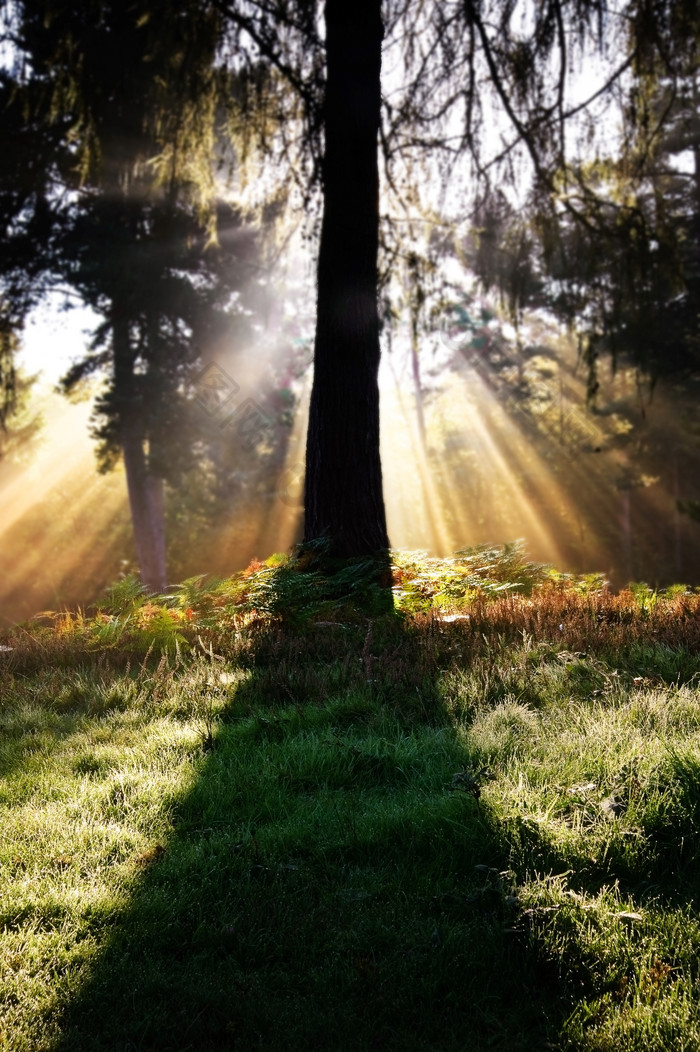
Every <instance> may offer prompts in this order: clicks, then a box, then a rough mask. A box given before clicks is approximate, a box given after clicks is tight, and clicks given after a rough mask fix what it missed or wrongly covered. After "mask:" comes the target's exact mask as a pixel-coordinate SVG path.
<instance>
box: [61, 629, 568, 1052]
mask: <svg viewBox="0 0 700 1052" xmlns="http://www.w3.org/2000/svg"><path fill="white" fill-rule="evenodd" d="M450 645H451V644H450V632H449V631H446V630H445V628H442V627H439V626H437V625H436V624H435V623H432V624H431V623H429V622H427V623H426V624H424V625H423V626H422V627H421V628H417V627H415V626H405V625H404V624H403V623H402V622H401V621H399V620H398V619H394V618H392V617H383V618H378V619H375V620H373V621H369V620H367V621H364V622H362V621H360V622H358V623H354V624H353V623H345V624H341V623H334V624H333V623H325V624H323V623H322V624H315V625H314V624H311V625H307V626H306V627H305V628H303V629H296V630H295V631H293V632H289V631H285V630H284V629H271V630H263V631H260V632H259V633H258V634H257V635H256V637H255V642H254V643H253V644H252V645H251V647H250V649H249V650H248V652H247V654H246V655H245V657H244V660H245V663H246V664H247V666H248V669H249V677H248V678H247V679H246V680H245V681H244V682H243V683H242V684H240V685H239V686H238V689H237V690H236V692H235V693H234V694H233V696H232V697H231V698H230V701H229V703H228V705H227V707H226V710H225V712H224V713H223V716H222V720H221V723H220V724H219V726H218V728H217V730H216V733H215V735H214V738H213V743H212V748H211V750H210V752H209V753H208V755H207V756H206V759H203V760H202V765H201V771H200V776H199V779H198V782H197V784H196V786H195V787H194V788H193V790H192V791H191V792H190V793H189V795H188V796H187V797H186V798H185V799H183V800H182V802H181V804H180V805H179V807H178V810H177V813H176V815H175V816H174V823H173V826H174V831H173V835H172V837H171V838H170V840H169V841H168V843H167V844H165V845H164V848H165V849H164V851H162V852H160V851H155V852H154V853H153V860H152V862H151V864H150V866H149V867H148V868H147V869H146V870H145V872H144V874H143V876H142V877H141V878H140V879H139V881H138V882H137V884H136V886H135V888H134V893H133V897H132V900H131V903H130V906H129V908H128V910H127V911H126V912H125V913H124V914H123V916H122V917H121V918H120V920H119V923H118V925H117V926H116V927H115V928H113V929H112V930H111V932H110V933H109V935H108V937H107V938H106V940H105V942H104V946H103V950H102V952H101V955H100V956H99V958H98V959H97V960H96V961H95V962H94V964H93V967H92V971H91V972H90V974H89V975H87V976H86V977H85V978H84V981H83V983H82V986H81V988H80V990H79V992H78V993H77V994H76V997H75V999H74V1001H73V1002H72V1004H71V1005H70V1006H69V1008H68V1009H67V1011H66V1012H65V1014H64V1017H63V1018H62V1020H61V1024H60V1031H61V1034H62V1037H61V1039H60V1041H59V1043H58V1044H57V1045H56V1046H55V1047H57V1048H61V1049H65V1050H68V1049H70V1050H71V1052H78V1050H86V1052H87V1050H90V1052H98V1050H100V1049H113V1050H116V1049H124V1050H127V1049H163V1050H166V1049H177V1050H179V1052H185V1050H188V1049H190V1050H195V1049H206V1050H216V1049H255V1048H266V1049H312V1048H323V1049H364V1048H366V1049H385V1048H386V1049H399V1048H400V1049H452V1048H454V1049H457V1048H460V1049H463V1048H464V1047H467V1048H470V1049H503V1050H506V1049H507V1050H517V1049H531V1048H532V1049H534V1048H537V1049H540V1048H542V1047H544V1046H545V1044H546V1042H547V1041H548V1040H549V1041H552V1042H554V1041H556V1035H557V1032H558V1030H559V1026H560V1023H561V1020H562V1017H563V1013H564V1012H566V1011H567V1007H566V1003H565V1001H564V999H563V997H562V992H561V991H560V989H559V984H558V980H557V977H556V973H555V971H554V970H552V969H550V968H547V967H542V966H540V965H539V964H538V956H537V954H536V952H535V948H534V946H533V944H532V940H531V938H530V936H529V935H528V934H527V933H526V932H523V931H520V930H518V929H517V927H514V923H513V921H514V917H515V911H516V909H517V906H516V900H515V897H514V896H513V895H512V891H513V888H512V886H511V883H512V880H513V877H514V875H513V874H510V873H509V872H508V857H507V854H506V850H505V842H504V839H503V838H502V836H501V833H500V831H499V828H498V824H497V823H496V822H495V821H494V819H493V818H492V815H491V813H490V811H489V809H488V807H486V806H485V805H484V803H483V802H480V800H479V798H478V777H477V772H476V770H475V767H474V764H475V762H476V761H475V757H473V756H470V754H469V752H468V749H467V747H466V746H465V744H464V742H463V741H461V740H460V739H459V737H458V735H457V733H456V732H455V729H454V727H453V725H452V723H451V721H450V719H449V718H448V715H447V713H446V711H445V709H444V706H443V703H442V699H441V694H440V689H439V683H438V676H439V671H440V668H441V667H442V665H443V662H444V661H446V660H447V659H448V653H449V648H450ZM471 771H473V772H474V777H472V774H470V772H471ZM456 774H457V775H459V776H460V777H461V781H460V777H458V778H457V779H456V780H455V775H456ZM465 787H466V790H465ZM453 790H454V791H453ZM550 1047H556V1046H555V1045H554V1044H552V1045H551V1046H550Z"/></svg>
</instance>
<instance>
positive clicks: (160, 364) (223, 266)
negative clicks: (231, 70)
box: [9, 0, 251, 591]
mask: <svg viewBox="0 0 700 1052" xmlns="http://www.w3.org/2000/svg"><path fill="white" fill-rule="evenodd" d="M159 15H168V17H167V18H165V19H161V18H159V17H158V16H159ZM218 42H219V29H218V18H217V16H216V14H215V13H214V12H212V11H210V10H204V9H202V8H201V7H197V6H194V7H192V8H191V9H190V10H188V11H185V10H183V9H182V8H179V9H178V11H177V12H176V11H174V10H172V9H171V8H168V7H167V5H165V6H164V5H160V10H159V9H158V5H155V6H152V5H149V4H139V3H134V4H120V3H114V4H103V3H88V4H80V5H77V4H71V3H60V2H59V3H53V2H41V0H39V2H31V0H28V2H27V3H24V4H20V5H17V33H16V35H15V46H16V47H17V49H18V52H19V54H20V55H21V56H22V57H23V60H24V62H25V68H27V69H28V70H29V73H28V74H27V75H26V76H27V83H26V85H23V89H24V90H25V93H26V92H31V93H32V96H33V98H34V100H35V104H34V106H33V107H32V109H31V110H30V113H31V121H33V122H35V123H36V125H37V127H38V128H39V129H41V130H42V133H43V134H44V135H45V136H48V137H49V138H51V141H52V153H51V156H50V158H49V159H47V161H45V162H44V164H43V165H42V167H41V172H42V174H43V178H44V179H45V180H46V179H47V173H48V181H49V187H50V188H49V192H48V193H47V194H46V195H45V201H46V203H47V210H48V215H49V220H48V223H47V230H50V238H48V237H47V236H42V235H41V232H39V233H37V231H36V230H35V229H31V230H29V231H28V232H27V238H26V240H27V243H28V244H30V245H31V247H32V250H33V253H34V255H35V256H39V258H42V259H43V273H44V275H45V278H44V282H45V285H44V287H46V284H47V281H48V285H49V286H54V287H55V285H60V286H63V287H68V288H70V289H72V290H73V291H74V292H75V293H77V295H78V296H79V298H80V300H81V301H82V302H83V303H84V304H86V305H88V306H89V307H91V308H92V310H93V311H95V312H96V313H97V314H98V315H100V316H101V317H102V319H103V321H102V323H101V324H100V325H99V326H98V328H97V330H96V332H95V334H94V338H93V341H92V345H91V348H90V352H89V353H88V355H87V356H86V357H85V358H84V359H83V360H82V361H79V362H78V363H77V364H76V365H75V366H74V367H73V368H72V369H71V370H70V372H69V373H68V375H67V376H66V377H65V380H64V386H65V388H66V389H67V390H68V389H71V388H72V387H73V386H74V385H75V384H76V383H78V382H79V381H80V380H81V379H83V378H84V377H86V376H87V375H89V374H90V373H92V372H94V371H95V370H98V369H108V370H109V373H110V378H109V381H108V384H107V387H106V389H105V390H104V391H103V393H102V394H101V396H100V398H99V400H98V403H97V407H96V409H97V421H96V427H95V434H96V436H97V437H98V438H99V439H100V443H101V446H100V454H101V457H102V463H103V466H105V467H108V466H110V464H111V463H112V462H113V460H114V456H115V454H116V453H117V452H119V454H120V455H121V456H122V457H123V460H124V465H125V469H126V478H127V486H128V493H129V503H130V508H131V517H132V523H133V529H134V540H135V545H136V552H137V559H138V563H139V566H140V569H141V574H142V578H143V580H144V583H146V584H147V585H148V586H149V587H150V588H152V589H154V590H160V591H162V590H163V589H164V588H165V586H166V583H167V575H166V558H165V520H164V514H163V482H164V480H166V479H167V480H168V481H170V482H171V483H175V482H176V480H177V479H178V477H180V476H181V475H182V473H183V471H185V470H186V469H187V467H189V466H191V464H192V459H193V456H194V453H195V438H196V435H195V430H193V425H192V419H191V417H192V414H191V412H190V410H191V402H190V399H189V397H188V392H189V389H190V387H191V381H192V378H193V376H194V375H195V374H196V373H197V372H198V371H199V370H201V368H202V364H203V361H204V360H205V355H206V349H207V348H208V347H210V346H211V345H212V344H213V342H214V341H215V339H216V337H217V336H219V337H220V335H221V330H222V325H223V324H224V314H225V311H226V308H227V307H228V306H230V304H231V302H232V299H233V295H234V293H236V292H237V291H239V290H240V288H241V285H242V284H243V283H244V282H245V279H246V276H247V271H246V261H247V263H249V262H250V256H251V241H250V237H242V238H239V239H238V240H236V239H235V238H232V237H231V236H230V235H231V233H232V230H233V229H234V228H237V229H239V230H240V227H241V220H240V217H239V216H238V215H237V213H236V212H235V210H233V209H232V208H231V207H227V206H225V205H224V204H223V203H220V204H218V205H217V206H214V204H213V202H214V201H215V198H216V185H215V176H214V171H213V166H214V162H215V153H214V151H215V134H216V121H217V109H216V105H217V99H219V98H221V91H220V89H221V86H222V83H223V79H224V78H223V75H222V74H221V72H220V71H219V70H218V69H217V65H216V49H217V46H218ZM25 120H26V118H25ZM22 133H23V135H25V137H26V135H27V130H26V127H23V128H22ZM37 213H38V209H37V208H36V207H35V208H34V209H33V211H31V212H30V214H31V216H32V221H33V222H34V225H35V226H36V220H35V217H36V215H37ZM217 221H218V224H219V226H220V227H221V229H222V237H221V239H220V240H219V241H218V243H217V241H216V239H215V237H214V230H215V229H216V225H217ZM225 235H228V236H225ZM49 243H50V248H51V251H50V255H49V256H48V257H47V250H48V248H49ZM18 270H19V271H20V273H22V275H23V279H24V280H25V281H26V282H27V285H28V287H31V288H33V290H34V291H33V295H36V286H35V285H33V284H32V280H31V279H32V277H33V276H34V275H33V272H32V270H31V267H29V266H26V265H25V266H24V269H22V266H21V265H20V266H19V267H18ZM46 275H48V278H47V277H46ZM9 298H10V299H11V300H12V301H13V302H17V300H18V297H17V295H16V292H15V290H13V289H11V290H10V292H9Z"/></svg>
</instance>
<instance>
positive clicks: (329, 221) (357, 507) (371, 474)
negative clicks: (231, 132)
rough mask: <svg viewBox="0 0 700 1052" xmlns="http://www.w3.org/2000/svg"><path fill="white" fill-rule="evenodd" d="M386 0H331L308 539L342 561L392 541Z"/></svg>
mask: <svg viewBox="0 0 700 1052" xmlns="http://www.w3.org/2000/svg"><path fill="white" fill-rule="evenodd" d="M382 35H383V27H382V21H381V0H354V2H353V3H347V0H327V3H326V56H327V87H326V101H325V158H324V166H323V193H324V206H323V222H322V226H321V244H320V251H319V261H318V302H317V319H316V343H315V351H314V382H313V388H312V392H311V405H310V410H309V430H308V436H307V446H306V487H305V507H306V522H305V531H304V539H305V540H306V541H310V540H314V539H316V538H319V537H321V536H324V535H325V536H327V537H328V539H329V540H330V543H331V551H332V554H334V555H337V556H339V557H341V558H347V557H352V556H361V555H373V554H375V553H378V552H380V551H384V550H386V549H387V548H388V546H389V539H388V536H387V531H386V516H385V513H384V499H383V495H382V470H381V463H380V459H379V387H378V381H377V373H378V370H379V316H378V310H377V249H378V237H379V173H378V159H377V138H378V130H379V119H380V103H381V88H380V71H381V45H382Z"/></svg>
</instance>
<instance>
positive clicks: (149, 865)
mask: <svg viewBox="0 0 700 1052" xmlns="http://www.w3.org/2000/svg"><path fill="white" fill-rule="evenodd" d="M266 565H267V564H264V566H266ZM264 566H261V565H260V564H257V565H256V567H255V568H254V569H253V570H252V571H250V572H249V574H248V577H247V580H248V581H250V580H251V578H253V577H255V575H256V574H257V575H258V577H259V575H261V574H262V575H263V577H265V572H266V571H265V569H264ZM511 570H512V567H511ZM434 571H435V566H433V568H432V570H431V573H432V577H431V573H428V571H427V570H426V571H425V573H424V575H423V579H422V584H420V582H419V585H420V586H418V585H416V588H415V589H414V590H413V591H412V588H411V587H410V585H411V582H412V581H413V582H414V583H415V580H416V573H415V572H414V573H413V576H411V573H409V572H408V571H407V570H406V569H405V565H404V570H403V571H402V572H399V573H397V572H396V567H395V575H394V581H395V582H396V581H397V580H398V582H399V583H398V584H396V583H395V595H396V596H397V597H398V599H397V601H398V602H399V603H401V602H402V601H403V604H404V605H403V609H404V611H405V610H406V605H407V603H406V601H405V599H404V600H402V599H401V596H405V595H406V594H408V595H409V599H410V603H411V604H413V606H414V607H417V608H414V609H412V610H409V611H408V612H404V613H402V614H377V615H373V616H364V615H361V614H359V613H356V614H355V615H354V616H350V615H349V613H348V609H347V608H340V607H336V612H335V614H333V613H332V611H331V607H330V605H329V603H328V602H326V603H325V605H324V606H323V611H322V615H321V614H319V610H318V609H316V610H315V612H314V610H313V609H311V608H306V607H305V608H304V611H303V612H304V616H301V615H299V616H296V617H294V618H292V622H291V623H289V622H288V620H285V618H284V616H283V613H281V612H280V611H281V607H280V606H279V604H278V606H277V608H276V610H272V611H271V610H270V609H269V608H268V609H266V610H262V607H263V606H264V604H263V603H262V602H259V605H258V606H257V607H254V606H251V604H250V603H249V604H248V607H247V613H246V615H245V616H243V615H242V614H240V612H239V613H238V614H236V613H235V610H236V609H237V608H236V607H235V604H234V603H233V600H231V602H230V603H228V605H227V603H226V602H224V600H223V599H222V596H224V595H225V594H226V588H225V587H224V586H223V585H219V586H218V590H216V589H209V590H207V588H205V587H204V586H203V585H202V583H201V582H199V584H198V585H197V586H196V587H195V585H194V584H192V583H188V585H187V588H185V586H183V589H181V590H180V591H179V592H178V596H179V600H178V603H179V605H178V604H174V603H173V602H172V601H170V602H168V601H166V600H165V599H163V600H162V601H154V600H147V599H146V597H144V596H142V595H139V593H138V589H137V588H136V587H135V586H134V585H133V582H132V583H128V582H127V583H125V584H122V585H121V586H119V588H117V590H115V592H114V594H113V595H112V596H111V599H110V603H111V606H110V605H109V604H107V605H106V606H104V607H103V608H102V609H100V610H98V611H97V612H94V613H92V614H90V615H89V616H88V615H61V616H60V617H56V618H54V619H51V620H47V619H44V620H43V621H41V622H35V623H33V624H26V625H24V626H20V627H18V628H17V629H15V630H13V631H12V632H9V633H6V634H4V635H3V637H2V639H0V734H1V738H0V803H1V804H2V807H1V809H0V931H1V932H2V935H1V937H0V1048H1V1049H11V1050H13V1052H14V1050H27V1052H42V1050H49V1049H52V1050H53V1049H64V1050H70V1052H80V1050H84V1052H100V1050H107V1049H109V1050H124V1052H126V1050H127V1049H130V1050H135V1049H143V1050H146V1049H148V1050H177V1052H185V1050H206V1052H210V1050H211V1052H214V1050H219V1049H221V1050H224V1049H237V1050H246V1049H271V1050H277V1049H280V1050H294V1049H299V1050H304V1049H324V1050H326V1049H328V1050H345V1049H347V1050H363V1049H367V1050H374V1049H377V1050H381V1049H397V1050H398V1049H401V1050H402V1052H404V1050H405V1052H411V1050H416V1052H417V1050H445V1052H447V1050H452V1049H454V1050H457V1049H459V1050H463V1049H469V1050H481V1049H483V1050H502V1052H517V1050H526V1049H527V1050H529V1049H533V1050H538V1052H539V1050H543V1049H561V1050H564V1049H576V1050H594V1049H595V1050H608V1049H610V1050H615V1052H619V1050H625V1052H628V1050H640V1052H641V1050H644V1052H653V1050H670V1049H673V1050H679V1052H680V1050H697V1049H700V914H699V912H698V901H697V892H698V888H699V887H700V844H699V843H698V824H699V822H700V693H699V691H698V684H699V682H700V596H699V595H698V594H697V593H692V592H690V591H689V590H687V589H686V590H684V589H681V588H676V589H671V590H669V591H668V592H667V593H664V594H663V595H657V594H656V593H653V592H652V591H651V590H649V589H644V588H641V587H640V588H638V589H636V590H633V591H629V592H624V593H621V594H620V595H618V596H613V595H611V594H610V593H609V592H607V591H606V589H605V588H604V587H603V586H602V585H601V583H600V582H596V581H594V580H593V579H588V580H587V581H586V582H582V581H573V580H571V579H566V580H564V579H557V578H556V576H554V577H553V576H551V575H550V576H549V578H548V579H547V580H544V579H542V580H540V581H535V582H533V581H530V582H529V584H527V587H523V588H521V589H520V590H518V589H517V588H512V589H510V590H508V589H506V590H505V591H504V590H501V591H498V588H499V585H498V584H497V583H493V581H492V584H493V587H492V588H491V591H490V592H489V591H488V589H487V590H486V591H482V592H481V593H479V591H478V589H477V588H476V587H474V588H472V590H471V591H470V592H469V594H467V595H463V596H462V597H461V598H460V597H459V596H457V597H456V598H455V596H454V595H453V596H452V599H453V602H452V606H451V607H450V604H449V603H446V602H443V601H442V600H440V602H435V595H436V594H444V588H443V592H442V593H439V592H436V586H434V585H431V586H429V585H428V584H426V581H428V579H430V580H433V579H434V576H435V573H434ZM509 572H511V571H509ZM501 576H506V575H505V574H502V575H501ZM520 577H523V574H521V575H520ZM265 580H266V581H268V583H269V577H268V578H265ZM494 580H495V578H494ZM521 583H522V582H521ZM239 584H240V581H239ZM501 584H503V582H501ZM442 585H444V581H443V582H442ZM442 585H441V586H440V587H442ZM197 588H198V589H199V600H198V599H197V594H196V593H197ZM431 589H432V590H431ZM453 591H454V589H453ZM185 593H186V594H185ZM399 593H400V594H399ZM275 594H276V595H277V598H279V594H278V592H276V593H275ZM183 596H184V598H183ZM411 596H412V597H413V598H411ZM229 598H231V597H230V595H229ZM235 598H236V602H237V603H238V604H239V606H240V602H241V599H240V594H239V593H236V597H235ZM297 598H298V597H297ZM423 599H426V602H425V603H422V600H423ZM171 600H172V597H171ZM276 601H277V600H276ZM421 603H422V606H421ZM409 605H410V604H409ZM298 609H299V607H298V606H297V611H298ZM173 611H175V613H173ZM217 611H218V613H217ZM236 617H237V618H238V620H236ZM173 626H174V627H173ZM175 629H177V632H175Z"/></svg>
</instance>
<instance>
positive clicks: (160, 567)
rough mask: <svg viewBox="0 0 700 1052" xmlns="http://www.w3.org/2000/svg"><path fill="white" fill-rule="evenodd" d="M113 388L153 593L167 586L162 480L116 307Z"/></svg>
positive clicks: (143, 564) (142, 559) (145, 576)
mask: <svg viewBox="0 0 700 1052" xmlns="http://www.w3.org/2000/svg"><path fill="white" fill-rule="evenodd" d="M112 340H113V352H114V389H115V394H116V396H117V399H118V401H119V441H120V445H121V449H122V455H123V457H124V468H125V471H126V484H127V489H128V492H129V507H130V510H131V524H132V528H133V531H134V545H135V548H136V558H137V560H138V564H139V570H140V574H141V580H142V582H143V584H144V585H145V586H146V587H147V588H148V589H149V590H150V591H152V592H164V591H165V589H166V587H167V575H166V561H165V516H164V511H163V480H162V479H161V478H158V477H156V476H155V475H151V474H150V473H149V471H148V463H147V459H146V452H145V449H144V428H143V421H142V419H140V410H141V412H142V411H143V409H142V407H140V406H139V404H138V401H137V398H136V396H135V395H136V393H135V390H134V372H133V355H132V352H131V345H130V339H129V321H128V317H127V315H126V312H125V311H123V310H120V309H119V307H118V306H117V305H114V306H113V312H112Z"/></svg>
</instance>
